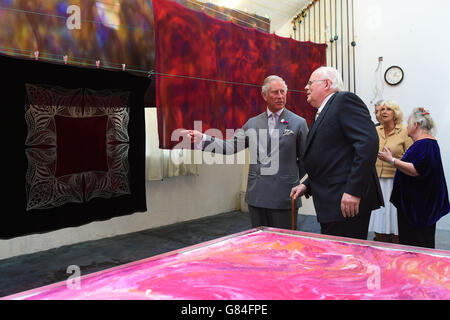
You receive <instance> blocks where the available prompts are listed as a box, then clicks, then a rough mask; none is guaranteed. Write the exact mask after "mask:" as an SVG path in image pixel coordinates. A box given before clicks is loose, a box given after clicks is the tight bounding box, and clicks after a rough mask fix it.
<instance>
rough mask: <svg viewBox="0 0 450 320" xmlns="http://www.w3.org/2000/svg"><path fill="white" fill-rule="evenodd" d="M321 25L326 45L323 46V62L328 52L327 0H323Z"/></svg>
mask: <svg viewBox="0 0 450 320" xmlns="http://www.w3.org/2000/svg"><path fill="white" fill-rule="evenodd" d="M323 27H324V29H325V31H324V32H325V44H326V45H327V46H326V48H325V62H326V61H327V60H326V59H327V58H328V57H327V54H328V50H327V49H328V38H327V0H325V3H324V6H323Z"/></svg>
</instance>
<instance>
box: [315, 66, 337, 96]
mask: <svg viewBox="0 0 450 320" xmlns="http://www.w3.org/2000/svg"><path fill="white" fill-rule="evenodd" d="M316 71H317V72H319V74H320V75H321V76H322V78H324V79H328V80H330V81H331V89H333V90H334V91H336V92H339V91H344V81H342V76H341V74H340V73H339V71H337V69H336V68H333V67H319V68H317V69H316ZM314 72H315V71H314Z"/></svg>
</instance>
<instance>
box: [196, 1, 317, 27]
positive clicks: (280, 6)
mask: <svg viewBox="0 0 450 320" xmlns="http://www.w3.org/2000/svg"><path fill="white" fill-rule="evenodd" d="M201 1H202V2H211V3H214V4H216V5H219V6H225V7H229V8H233V9H238V10H241V11H244V12H248V13H252V14H253V13H256V14H257V15H259V16H262V17H266V18H269V19H270V24H271V26H270V31H271V32H274V31H277V30H279V29H280V28H281V27H282V26H284V25H285V24H286V23H287V22H290V21H291V20H292V18H293V17H294V16H295V15H297V13H298V12H299V11H301V10H302V9H303V8H304V7H305V6H306V5H307V4H308V3H309V2H310V1H311V0H201Z"/></svg>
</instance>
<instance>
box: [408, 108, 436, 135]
mask: <svg viewBox="0 0 450 320" xmlns="http://www.w3.org/2000/svg"><path fill="white" fill-rule="evenodd" d="M410 119H411V121H412V122H413V123H417V125H418V126H419V128H421V129H424V130H427V131H428V132H430V133H431V134H434V133H435V132H436V125H435V124H434V121H433V118H431V115H430V113H429V112H428V111H427V110H425V109H424V108H415V109H414V110H413V111H412V113H411V117H410Z"/></svg>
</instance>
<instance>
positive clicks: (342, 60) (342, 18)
mask: <svg viewBox="0 0 450 320" xmlns="http://www.w3.org/2000/svg"><path fill="white" fill-rule="evenodd" d="M342 1H343V0H341V68H342V81H345V79H344V76H345V74H344V73H345V72H344V16H343V11H342ZM344 83H345V82H344Z"/></svg>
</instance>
